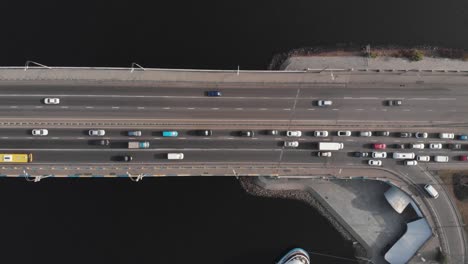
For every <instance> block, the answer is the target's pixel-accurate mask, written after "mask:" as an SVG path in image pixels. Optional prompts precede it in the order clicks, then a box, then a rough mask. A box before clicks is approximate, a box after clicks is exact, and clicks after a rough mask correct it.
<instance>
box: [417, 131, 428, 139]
mask: <svg viewBox="0 0 468 264" xmlns="http://www.w3.org/2000/svg"><path fill="white" fill-rule="evenodd" d="M416 138H427V133H426V132H416Z"/></svg>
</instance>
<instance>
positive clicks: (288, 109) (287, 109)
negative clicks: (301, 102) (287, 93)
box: [283, 108, 291, 111]
mask: <svg viewBox="0 0 468 264" xmlns="http://www.w3.org/2000/svg"><path fill="white" fill-rule="evenodd" d="M283 110H285V111H291V108H283Z"/></svg>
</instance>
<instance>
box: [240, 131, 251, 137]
mask: <svg viewBox="0 0 468 264" xmlns="http://www.w3.org/2000/svg"><path fill="white" fill-rule="evenodd" d="M239 135H240V136H241V137H253V136H254V135H255V133H254V132H253V131H251V130H247V131H240V132H239Z"/></svg>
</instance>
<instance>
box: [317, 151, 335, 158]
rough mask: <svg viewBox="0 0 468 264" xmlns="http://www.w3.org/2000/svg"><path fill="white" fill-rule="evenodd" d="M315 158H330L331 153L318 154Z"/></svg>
mask: <svg viewBox="0 0 468 264" xmlns="http://www.w3.org/2000/svg"><path fill="white" fill-rule="evenodd" d="M317 156H319V157H331V156H332V153H331V152H318V153H317Z"/></svg>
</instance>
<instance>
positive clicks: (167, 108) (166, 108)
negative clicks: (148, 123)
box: [163, 107, 171, 110]
mask: <svg viewBox="0 0 468 264" xmlns="http://www.w3.org/2000/svg"><path fill="white" fill-rule="evenodd" d="M163 109H165V110H169V109H171V108H170V107H164V108H163Z"/></svg>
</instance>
